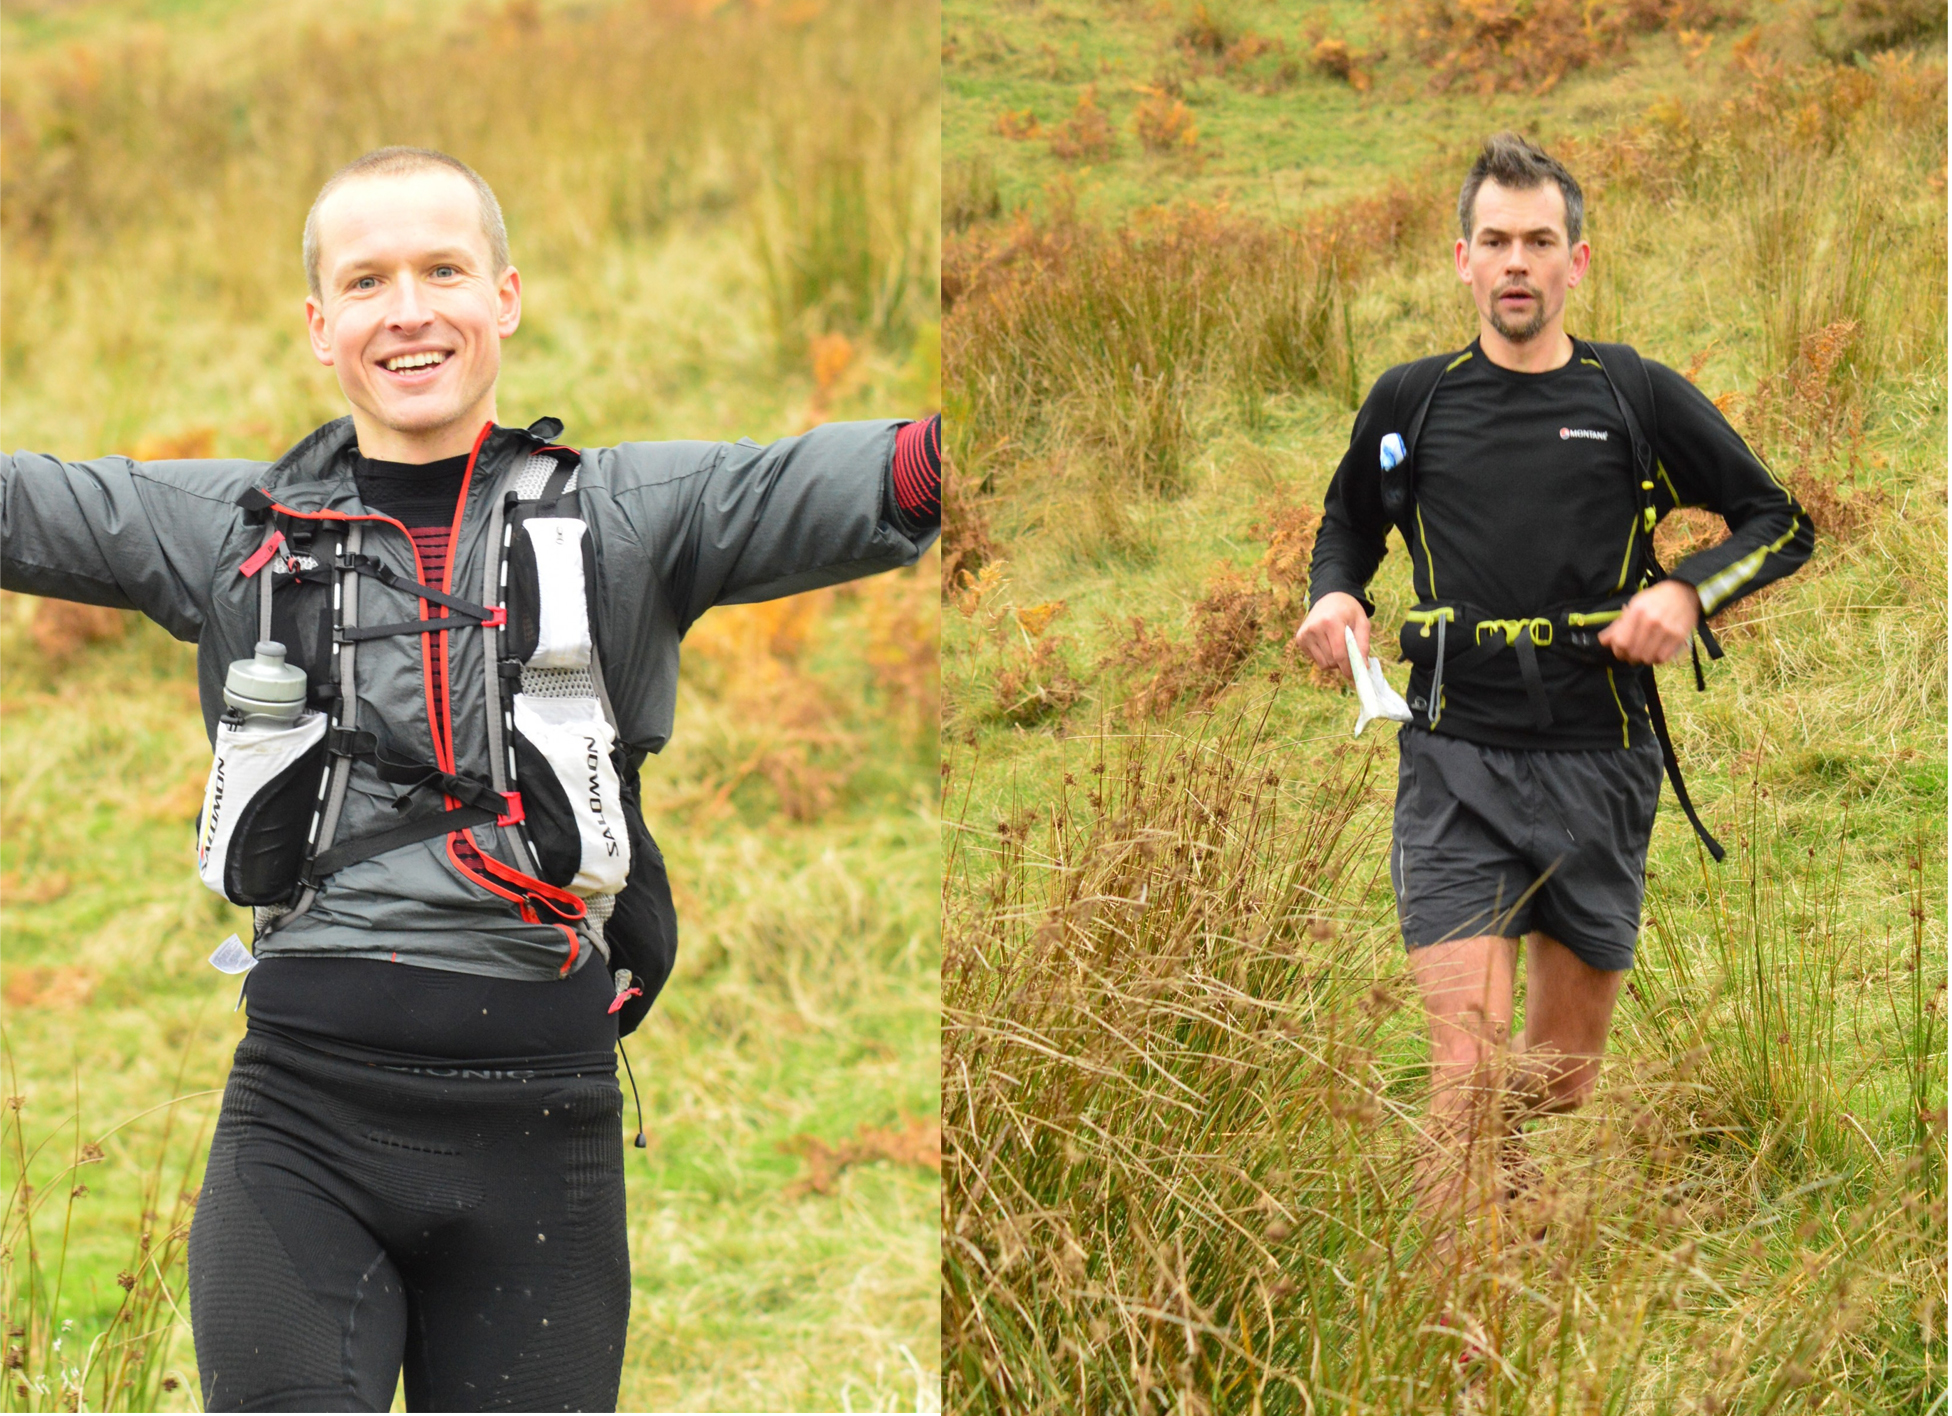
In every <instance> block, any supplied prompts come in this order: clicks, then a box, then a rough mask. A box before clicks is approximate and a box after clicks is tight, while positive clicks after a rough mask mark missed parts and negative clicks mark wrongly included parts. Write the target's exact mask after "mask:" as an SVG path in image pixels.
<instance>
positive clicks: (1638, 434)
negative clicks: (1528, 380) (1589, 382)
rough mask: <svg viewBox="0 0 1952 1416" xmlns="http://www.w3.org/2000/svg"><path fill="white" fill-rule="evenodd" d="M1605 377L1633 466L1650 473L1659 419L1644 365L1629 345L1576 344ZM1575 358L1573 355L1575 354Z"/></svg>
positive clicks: (1591, 342)
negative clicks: (1617, 407)
mask: <svg viewBox="0 0 1952 1416" xmlns="http://www.w3.org/2000/svg"><path fill="white" fill-rule="evenodd" d="M1579 344H1584V345H1585V346H1586V349H1587V350H1589V351H1590V352H1591V354H1592V357H1593V359H1594V361H1595V362H1596V363H1597V364H1598V365H1599V366H1600V372H1601V373H1602V374H1604V375H1606V381H1607V383H1608V384H1609V385H1610V386H1611V387H1612V389H1613V397H1614V401H1615V402H1617V403H1618V404H1619V405H1620V413H1621V416H1623V417H1624V418H1625V419H1626V420H1627V436H1629V437H1630V438H1632V439H1633V455H1634V462H1635V464H1636V465H1637V466H1638V467H1639V468H1640V469H1641V472H1642V475H1643V476H1644V475H1647V474H1648V473H1650V472H1651V471H1652V469H1653V466H1654V435H1655V434H1657V433H1658V432H1659V431H1660V415H1659V412H1658V411H1657V410H1656V408H1655V406H1654V379H1653V376H1652V375H1651V374H1649V373H1648V372H1647V361H1646V360H1645V359H1642V358H1641V357H1640V352H1639V351H1638V350H1637V349H1635V348H1634V347H1633V346H1632V345H1631V344H1600V343H1596V342H1594V341H1592V340H1580V341H1578V342H1577V344H1575V346H1574V348H1575V351H1577V348H1578V345H1579ZM1575 357H1577V354H1575Z"/></svg>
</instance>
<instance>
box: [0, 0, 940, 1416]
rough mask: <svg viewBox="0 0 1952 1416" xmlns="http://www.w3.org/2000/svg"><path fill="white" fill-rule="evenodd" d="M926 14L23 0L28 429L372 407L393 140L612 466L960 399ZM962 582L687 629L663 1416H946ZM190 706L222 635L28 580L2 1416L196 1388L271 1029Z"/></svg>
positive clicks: (154, 1397) (5, 213)
mask: <svg viewBox="0 0 1952 1416" xmlns="http://www.w3.org/2000/svg"><path fill="white" fill-rule="evenodd" d="M935 20H936V17H935V11H934V9H933V7H932V6H930V5H927V4H920V3H918V4H901V5H897V6H895V7H893V8H892V9H890V8H889V7H887V6H874V7H871V12H870V7H863V6H856V5H847V4H833V5H827V6H824V7H801V8H800V9H798V10H794V11H792V12H791V13H788V12H787V10H786V9H785V8H784V7H782V8H778V9H775V10H772V11H767V10H765V9H764V8H763V7H733V8H729V9H725V10H722V11H719V12H716V13H704V12H702V11H700V9H699V7H693V6H677V5H669V6H667V5H660V4H650V3H645V4H637V3H629V4H617V5H600V6H587V5H585V6H577V7H567V6H556V5H547V4H545V5H542V6H534V5H523V4H515V5H509V6H504V7H500V8H496V9H478V10H470V11H463V10H462V9H460V8H459V7H451V6H445V5H435V4H429V3H404V0H403V2H402V3H384V4H382V3H375V4H373V5H370V6H344V5H329V6H328V5H323V4H311V3H299V0H293V3H288V4H281V5H277V6H270V7H260V6H248V7H247V6H242V5H237V4H232V3H228V0H198V3H184V4H168V3H160V0H159V3H153V4H151V3H135V4H120V3H102V4H88V5H59V6H52V5H50V6H35V5H29V4H23V5H20V6H12V5H10V6H9V7H8V8H7V13H6V16H5V23H6V25H7V29H6V32H5V36H4V38H5V41H6V43H7V45H8V49H9V61H8V66H7V71H6V76H5V89H4V95H0V97H4V116H5V129H4V132H5V139H4V140H5V170H6V177H5V182H6V187H5V192H4V201H0V237H3V238H4V248H0V257H3V258H0V295H4V309H5V320H4V335H0V357H4V372H5V379H6V397H5V402H4V407H0V440H4V442H5V444H6V446H7V447H9V448H15V447H32V448H35V449H39V450H45V451H48V452H52V453H57V454H61V455H67V456H89V455H94V454H98V453H101V452H104V451H108V450H121V451H128V452H132V453H134V454H135V455H137V456H139V457H140V456H162V455H170V456H180V455H198V454H200V453H215V454H218V455H231V456H237V455H241V456H254V457H267V456H272V455H275V454H276V453H277V452H279V451H282V450H283V448H284V447H285V446H287V445H289V443H290V442H291V441H292V440H293V439H295V438H296V437H297V436H298V435H300V434H302V433H303V432H304V431H306V430H308V429H309V428H310V427H311V426H313V425H314V424H315V423H316V422H317V421H319V420H321V419H323V418H326V417H329V416H333V415H335V414H336V413H338V412H340V411H342V409H341V407H340V403H339V399H338V396H337V393H336V389H335V386H334V385H333V383H332V380H331V377H330V374H329V372H328V371H326V370H323V369H320V368H318V367H317V366H316V365H315V364H314V363H313V362H312V360H311V358H310V355H309V354H308V353H307V351H306V349H305V347H304V344H303V340H302V331H301V325H300V321H299V305H300V302H301V300H302V298H303V296H304V289H305V287H304V274H303V271H302V269H301V268H300V265H299V260H298V236H299V228H300V225H301V223H302V220H303V216H304V212H305V208H306V205H307V203H309V201H310V199H311V196H312V193H313V191H314V190H315V188H316V185H317V182H318V181H319V180H320V179H321V178H322V177H323V176H324V175H325V174H326V173H327V172H329V171H330V170H331V169H332V168H333V167H335V166H336V165H338V164H339V163H340V162H342V161H344V160H346V159H348V158H350V157H352V156H354V155H356V154H357V153H358V152H360V151H362V150H363V149H364V148H366V147H368V146H370V145H374V144H377V143H381V142H425V143H432V144H435V145H438V146H443V147H446V148H448V149H450V150H452V151H455V152H456V153H458V154H459V155H461V156H463V157H464V158H465V159H466V160H468V161H470V162H471V163H473V164H474V165H476V166H477V167H478V168H479V169H480V170H481V171H482V172H483V174H484V175H485V176H486V177H487V178H488V179H489V180H490V181H491V182H492V183H493V184H494V185H495V186H496V187H497V189H498V192H499V194H500V196H501V198H502V201H503V204H504V207H505V208H506V210H507V214H508V219H509V225H510V229H511V238H512V243H513V246H514V251H515V257H516V261H517V264H518V265H519V266H520V267H521V268H522V270H523V273H524V290H525V294H526V296H527V300H526V302H525V319H524V324H523V328H522V330H521V332H520V333H519V334H518V335H517V337H516V338H515V339H514V340H513V341H511V343H510V344H509V345H508V346H507V358H506V363H505V366H504V381H503V384H502V405H501V406H502V412H503V416H504V418H505V419H507V420H509V421H518V420H519V421H527V420H529V419H532V418H535V417H538V416H541V415H543V414H546V413H553V414H555V415H557V416H559V417H561V418H563V419H564V421H565V422H566V423H567V424H568V429H569V431H568V434H567V436H568V438H569V439H570V440H572V441H574V442H575V443H577V444H592V445H600V444H604V443H609V442H615V441H618V440H622V439H626V438H658V437H708V438H709V437H738V436H742V435H749V436H752V437H755V438H759V439H766V438H771V437H777V436H781V435H785V434H789V433H794V432H798V431H801V430H803V429H804V428H806V427H808V426H810V425H811V424H813V423H814V422H817V421H820V420H824V419H829V418H845V417H867V416H877V417H878V416H889V415H897V416H912V415H915V414H918V413H920V412H923V411H925V410H926V409H928V408H930V407H932V406H934V405H935V404H936V402H937V400H938V399H939V392H938V390H939V373H938V364H937V355H936V347H937V346H936V334H935V331H936V318H937V316H936V287H935V271H936V255H935V250H936V244H935V243H936V240H937V237H936V234H935V233H936V227H935V203H936V183H937V176H936V174H937V168H938V164H937V158H936V143H937V131H938V127H937V117H936V114H937V108H938V95H937V70H936V62H935V49H934V44H935ZM456 76H464V77H462V78H457V77H456ZM938 575H939V569H938V567H936V566H934V565H932V564H931V565H924V566H923V567H921V568H919V570H918V571H917V572H916V573H912V574H904V575H898V576H889V577H883V578H881V579H878V580H875V581H872V582H867V583H864V584H861V585H858V586H853V587H843V588H841V589H839V590H834V591H828V592H822V593H820V594H816V595H812V596H804V597H799V598H797V599H795V600H791V601H786V602H781V603H779V604H776V605H764V606H753V607H742V608H739V609H736V610H728V611H714V612H712V613H711V614H708V615H707V616H706V617H705V619H704V620H702V621H701V622H700V624H699V625H698V626H697V627H696V628H695V629H694V631H693V633H692V634H691V636H690V637H689V638H688V639H687V642H686V650H687V652H686V659H685V673H686V682H685V687H684V690H683V693H682V696H681V700H680V704H679V710H678V722H677V730H676V734H675V737H674V740H673V743H672V746H671V747H670V748H669V749H668V750H667V751H666V752H665V753H664V754H663V755H662V756H661V757H660V758H657V759H653V760H652V761H651V762H650V763H649V764H648V765H647V766H646V768H645V772H644V786H645V801H646V804H647V815H648V816H649V818H650V824H651V828H652V830H653V832H654V833H655V834H656V835H657V837H658V839H659V842H660V844H661V845H662V847H663V849H664V852H665V856H666V859H667V862H668V863H669V867H670V871H671V876H672V881H673V887H674V891H675V892H676V895H677V899H678V909H679V914H680V919H681V926H682V940H681V948H680V951H679V959H678V967H677V972H676V974H675V975H674V977H673V978H672V980H671V982H670V984H669V986H668V988H667V990H666V992H665V994H664V996H663V998H662V999H661V1000H660V1001H659V1003H658V1005H657V1007H656V1009H655V1010H654V1011H653V1012H652V1014H651V1016H650V1018H649V1020H648V1021H647V1022H646V1023H645V1025H644V1026H643V1028H642V1029H641V1030H640V1031H639V1032H638V1034H637V1035H636V1036H635V1037H634V1038H633V1039H632V1040H631V1041H630V1043H629V1044H628V1046H629V1051H630V1056H631V1060H632V1063H633V1065H634V1067H635V1071H636V1077H637V1081H638V1084H639V1086H640V1088H641V1089H642V1092H643V1103H644V1111H645V1121H646V1128H647V1130H648V1133H649V1136H650V1149H649V1150H648V1152H637V1151H634V1150H629V1149H627V1150H626V1157H627V1159H626V1164H627V1167H628V1192H629V1205H630V1243H631V1260H632V1270H633V1275H634V1297H633V1305H632V1315H631V1328H630V1336H629V1344H628V1351H627V1360H626V1368H625V1376H624V1386H623V1397H622V1400H623V1403H624V1407H625V1409H647V1408H648V1409H669V1410H711V1409H720V1410H723V1409H755V1408H757V1409H779V1410H788V1409H807V1408H812V1409H836V1408H840V1407H843V1406H848V1405H851V1406H852V1408H853V1409H857V1410H868V1409H872V1410H917V1409H934V1406H935V1403H936V1402H937V1401H938V1399H939V1398H938V1396H937V1388H938V1379H937V1376H936V1373H937V1370H938V1338H937V1332H938V1297H937V1294H938V1278H937V1274H938V1262H939V1245H938V1241H937V1232H938V1230H937V1214H938V1192H939V1186H938V1181H937V1178H936V1175H935V1174H934V1173H933V1172H932V1170H931V1166H932V1165H933V1164H935V1163H936V1162H935V1155H936V1147H937V1145H938V1144H939V1142H938V1140H937V1137H938V1134H939V1132H938V1131H937V1117H938V1115H939V1102H938V1095H939V1088H938V1083H937V1060H936V1059H937V1057H938V1048H939V1027H938V1017H939V1013H938V957H939V943H938V934H937V929H938V907H937V883H938V879H939V873H938V868H937V864H936V860H937V840H938V826H937V822H936V818H935V807H934V793H933V791H932V790H930V786H929V784H930V782H931V780H932V779H933V777H934V775H935V771H936V748H935V741H936V739H935V722H936V715H937V707H936V704H937V679H936V667H935V665H936V635H937V626H938V611H937V594H936V589H935V586H936V583H937V579H938ZM195 705H196V693H195V685H194V677H193V671H192V650H191V648H190V646H187V645H178V644H175V643H173V642H171V641H169V640H168V639H167V637H166V636H164V635H163V634H162V633H161V632H160V631H159V630H157V629H155V628H154V627H153V626H148V625H145V624H140V623H136V622H133V621H132V620H131V619H130V618H128V617H124V616H120V615H116V614H113V613H100V612H83V613H79V614H73V613H68V612H65V611H63V610H62V609H61V608H60V607H57V606H51V605H48V604H44V603H41V602H36V601H32V600H29V599H26V598H24V597H18V596H12V597H4V598H0V936H3V938H0V944H3V946H4V961H3V964H0V974H3V975H4V976H3V977H0V992H3V993H4V997H5V1004H6V1006H5V1041H6V1048H7V1067H8V1078H7V1085H6V1087H5V1092H6V1094H7V1095H8V1096H10V1097H13V1098H16V1099H17V1102H18V1104H17V1106H16V1108H15V1109H12V1110H9V1111H8V1112H7V1113H5V1115H4V1117H0V1120H4V1122H5V1124H6V1131H5V1135H4V1138H3V1139H4V1151H5V1156H6V1158H5V1160H4V1161H0V1166H4V1173H5V1179H6V1184H7V1186H8V1188H9V1191H10V1194H11V1200H10V1208H9V1210H8V1216H7V1219H6V1224H5V1237H4V1239H0V1247H3V1248H4V1250H5V1254H6V1260H5V1264H6V1267H5V1273H6V1279H5V1303H4V1306H5V1310H6V1322H7V1324H8V1325H9V1329H10V1337H9V1340H8V1344H7V1345H8V1347H9V1348H10V1349H15V1350H18V1351H19V1353H20V1355H21V1358H22V1364H15V1363H13V1362H12V1361H11V1359H10V1362H9V1368H10V1369H9V1370H8V1371H7V1372H6V1374H5V1375H6V1377H7V1381H6V1383H5V1385H4V1387H3V1388H0V1405H4V1406H5V1408H6V1409H9V1410H12V1409H73V1403H74V1400H75V1394H74V1392H73V1391H72V1390H71V1388H72V1387H73V1386H75V1385H77V1384H79V1385H82V1386H83V1387H84V1391H83V1393H82V1400H83V1401H84V1402H85V1405H86V1408H87V1409H107V1408H116V1409H176V1410H181V1409H188V1408H190V1407H192V1406H194V1404H195V1402H196V1399H197V1398H196V1396H195V1390H196V1385H195V1365H194V1357H193V1353H192V1351H191V1347H190V1342H189V1335H188V1329H187V1324H186V1323H184V1322H183V1321H181V1319H182V1317H183V1316H184V1314H185V1313H186V1311H187V1310H186V1309H184V1307H183V1297H182V1280H183V1274H182V1266H181V1256H182V1250H181V1232H182V1228H183V1226H186V1225H187V1223H188V1219H189V1215H190V1209H189V1200H188V1199H187V1198H180V1197H187V1196H193V1195H194V1193H195V1191H196V1187H197V1185H198V1183H199V1172H200V1167H201V1164H202V1156H203V1150H204V1146H205V1145H206V1144H207V1140H208V1128H209V1125H210V1124H211V1122H212V1121H214V1118H215V1106H216V1096H217V1091H218V1089H220V1088H221V1086H222V1084H223V1080H224V1075H225V1072H226V1070H227V1068H228V1066H229V1059H230V1054H231V1050H232V1048H233V1046H234V1044H235V1041H236V1039H237V1037H238V1036H239V1035H240V1033H241V1031H242V1028H243V1023H244V1020H243V1017H242V1015H241V1014H237V1013H234V1012H233V1011H232V1009H231V1005H232V1003H233V1001H234V1000H235V997H236V985H235V982H234V981H228V980H225V979H224V978H222V977H221V976H219V975H218V974H216V973H215V972H214V971H213V970H212V969H210V968H209V967H208V965H207V964H206V963H205V962H204V960H205V958H206V957H207V956H208V954H209V953H210V951H211V950H212V948H214V947H215V945H216V944H217V943H218V941H219V940H221V939H222V938H223V937H224V936H225V935H226V934H227V933H229V932H230V931H232V930H234V929H238V928H240V927H242V926H244V924H245V921H244V919H243V916H242V912H240V911H236V910H232V909H230V908H229V907H227V906H225V905H224V904H223V903H222V902H220V901H218V900H216V898H215V897H214V896H212V895H211V894H210V893H209V892H208V891H207V890H205V889H204V888H203V887H202V886H201V885H200V884H199V883H198V882H197V881H196V880H195V878H194V874H193V872H192V869H191V866H190V855H189V846H190V822H191V819H192V818H193V816H194V815H195V812H196V809H197V806H198V804H199V802H200V796H201V786H200V783H201V781H202V777H203V774H204V772H205V770H206V767H207V762H208V745H207V743H206V742H205V741H204V739H203V735H202V730H201V725H200V721H199V719H198V715H197V713H196V706H195ZM246 932H248V930H247V931H246ZM173 1099H175V1102H176V1104H174V1105H172V1104H171V1102H172V1100H173ZM626 1119H627V1122H629V1124H631V1125H632V1126H633V1128H634V1117H632V1116H631V1115H630V1114H629V1113H628V1111H627V1113H626ZM97 1146H99V1148H100V1149H99V1154H98V1153H97V1151H96V1150H94V1149H93V1148H94V1147H97ZM23 1162H25V1169H24V1171H23ZM23 1176H24V1179H25V1181H26V1184H25V1186H23V1184H22V1181H23ZM30 1211H31V1214H32V1224H31V1238H30V1226H29V1225H28V1223H27V1222H26V1217H27V1215H28V1214H29V1212H30ZM145 1253H147V1254H149V1255H151V1256H153V1258H154V1262H153V1263H145V1262H144V1261H143V1259H142V1255H143V1254H145ZM63 1255H65V1259H64V1258H63ZM118 1274H127V1275H129V1277H130V1279H131V1281H132V1283H133V1285H134V1286H133V1288H132V1289H130V1290H129V1291H128V1295H127V1297H126V1298H125V1290H124V1288H123V1287H121V1286H119V1285H118V1282H117V1277H118ZM118 1309H121V1310H123V1311H124V1312H126V1313H128V1314H129V1315H130V1316H128V1317H125V1318H123V1319H122V1320H121V1322H120V1324H117V1322H116V1314H117V1312H118ZM84 1366H86V1368H87V1371H86V1375H85V1379H84V1376H83V1373H82V1368H83V1367H84Z"/></svg>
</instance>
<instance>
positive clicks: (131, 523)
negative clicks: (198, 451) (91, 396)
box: [0, 452, 263, 640]
mask: <svg viewBox="0 0 1952 1416" xmlns="http://www.w3.org/2000/svg"><path fill="white" fill-rule="evenodd" d="M262 467H263V464H261V463H256V462H224V461H203V460H200V461H194V462H134V461H131V460H130V459H129V458H126V457H103V458H97V459H95V460H94V461H92V462H63V461H61V460H59V459H58V458H53V457H46V456H43V455H42V454H40V453H33V452H17V453H14V454H13V455H12V456H8V457H0V588H4V589H8V590H18V591H22V592H24V593H26V594H30V595H46V596H49V597H51V598H54V599H60V600H79V601H81V602H83V603H84V604H90V605H109V606H113V607H115V608H117V609H133V610H140V611H142V612H143V613H144V614H146V615H148V616H149V617H150V618H151V619H153V620H155V621H156V622H157V623H159V624H161V625H162V626H163V627H164V628H165V629H167V630H168V631H169V632H170V633H171V634H173V635H175V636H176V637H177V638H178V639H186V640H194V639H196V638H197V636H198V634H199V633H200V632H201V630H202V627H203V623H204V619H205V617H206V616H207V615H208V613H209V609H210V587H211V583H212V579H213V568H214V567H215V566H216V564H217V559H218V556H219V553H220V552H221V550H222V547H223V544H224V540H225V538H226V536H227V535H228V534H229V533H230V532H231V531H232V530H233V528H234V527H235V526H236V524H237V521H236V514H235V513H236V508H235V505H234V503H235V501H236V499H237V497H238V495H239V494H240V493H241V492H242V491H243V490H244V488H245V486H246V485H247V484H248V483H249V482H250V480H251V478H252V476H254V475H255V474H256V473H257V472H259V471H261V470H262Z"/></svg>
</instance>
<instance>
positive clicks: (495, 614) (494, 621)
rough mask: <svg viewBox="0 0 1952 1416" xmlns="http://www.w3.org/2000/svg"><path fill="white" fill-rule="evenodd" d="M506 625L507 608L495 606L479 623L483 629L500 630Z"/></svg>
mask: <svg viewBox="0 0 1952 1416" xmlns="http://www.w3.org/2000/svg"><path fill="white" fill-rule="evenodd" d="M507 623H508V606H506V605H496V606H495V607H494V608H493V609H491V610H489V611H488V613H487V615H486V616H485V617H484V618H483V619H482V621H481V627H482V628H483V629H500V628H502V626H504V625H506V624H507Z"/></svg>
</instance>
